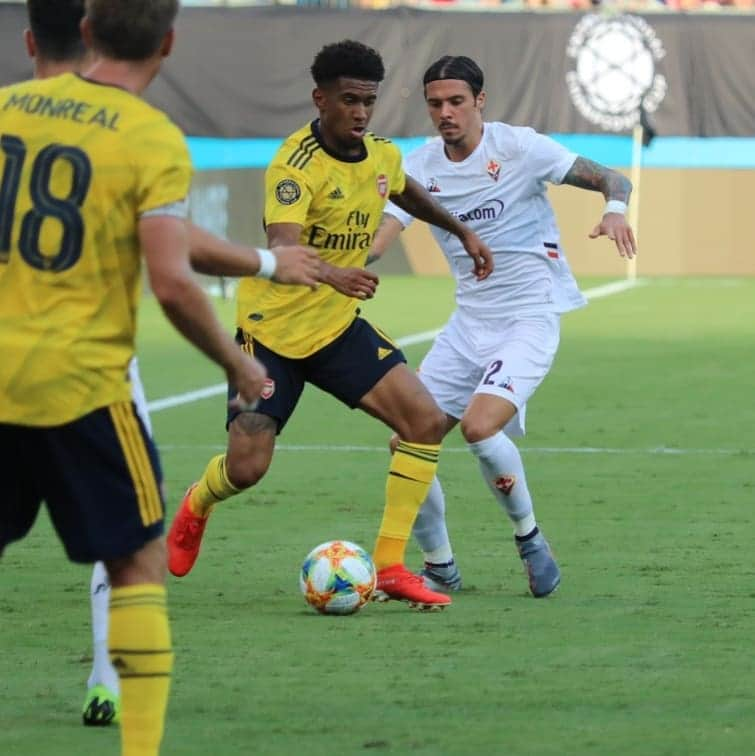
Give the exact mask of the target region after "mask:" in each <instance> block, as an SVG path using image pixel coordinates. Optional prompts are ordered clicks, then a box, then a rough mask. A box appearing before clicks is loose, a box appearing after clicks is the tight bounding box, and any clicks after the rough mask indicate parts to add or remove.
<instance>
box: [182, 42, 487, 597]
mask: <svg viewBox="0 0 755 756" xmlns="http://www.w3.org/2000/svg"><path fill="white" fill-rule="evenodd" d="M311 71H312V77H313V78H314V80H315V89H314V91H313V93H312V98H313V101H314V104H315V107H316V108H317V111H318V117H317V118H316V119H315V120H313V121H312V122H311V123H308V124H306V125H305V126H303V127H302V128H300V129H298V130H297V131H296V132H294V133H293V134H292V135H291V136H289V137H288V139H286V140H285V141H284V143H283V145H282V146H281V148H280V149H279V150H278V153H277V154H276V156H275V157H274V158H273V161H272V162H271V164H270V165H269V167H268V169H267V172H266V175H265V190H266V195H267V196H266V202H265V222H266V227H267V238H268V243H269V244H294V243H296V242H299V243H301V244H307V245H309V246H311V247H314V248H315V249H317V250H318V253H319V255H320V280H321V281H322V283H323V284H325V285H323V286H320V288H319V289H317V291H314V292H312V291H307V290H303V289H301V290H295V289H285V290H284V289H282V288H281V287H280V286H277V285H275V284H269V283H267V282H264V283H261V282H260V281H258V280H256V279H245V280H244V281H242V283H241V284H240V286H239V292H238V310H237V313H238V319H237V325H238V329H239V330H238V338H239V342H240V344H241V345H242V346H243V348H244V349H246V350H248V351H249V353H250V354H254V356H255V357H257V359H259V360H260V361H261V362H262V363H263V364H264V365H265V367H266V368H267V371H268V383H267V386H266V389H265V391H264V392H263V398H262V399H261V401H260V402H259V404H258V406H257V407H256V408H255V409H254V410H249V411H244V412H233V413H231V415H230V416H229V418H228V428H229V437H228V448H227V452H226V453H225V454H222V455H219V456H217V457H215V458H214V459H213V460H211V461H210V463H209V465H208V466H207V469H206V471H205V473H204V475H203V476H202V477H201V479H200V480H199V482H198V483H197V484H195V485H193V486H192V487H191V488H190V489H189V491H188V492H187V494H186V496H185V498H184V500H183V503H182V505H181V508H180V509H179V512H178V514H177V515H176V518H175V520H174V521H173V525H172V527H171V531H170V534H169V536H168V566H169V569H170V570H171V572H173V574H174V575H185V574H186V573H187V572H188V571H189V570H190V569H191V568H192V566H193V564H194V562H195V560H196V558H197V556H198V554H199V547H200V543H201V538H202V533H203V531H204V528H205V525H206V523H207V517H208V516H209V514H210V511H211V509H212V507H213V505H215V504H217V502H219V501H222V500H224V499H227V498H228V497H230V496H232V495H233V494H235V493H238V492H239V491H241V490H243V489H246V488H249V487H250V486H253V485H255V484H257V483H258V482H259V481H260V480H261V479H262V477H263V476H264V475H265V473H266V472H267V469H268V467H269V465H270V462H271V461H272V457H273V451H274V449H275V440H276V436H277V435H278V433H280V432H281V431H282V429H283V427H284V426H285V424H286V422H287V421H288V419H289V417H290V416H291V414H292V413H293V411H294V409H295V407H296V405H297V403H298V401H299V397H300V396H301V392H302V390H303V388H304V385H305V383H312V384H314V385H315V386H318V387H319V388H321V389H322V390H324V391H327V392H328V393H330V394H332V395H333V396H335V397H336V398H337V399H339V400H340V401H342V402H343V403H344V404H346V405H347V406H348V407H352V408H354V407H359V408H360V409H362V410H364V411H365V412H367V413H368V414H370V415H373V416H374V417H377V418H378V419H380V420H382V421H383V422H384V423H385V424H386V425H388V426H389V427H390V428H392V429H394V430H395V431H396V432H398V433H399V434H400V435H401V438H402V442H401V444H400V445H399V447H398V449H397V450H396V453H395V454H394V455H393V458H392V460H391V465H390V470H389V473H388V479H387V483H386V495H385V508H384V512H383V520H382V524H381V526H380V530H379V533H378V538H377V543H376V545H375V550H374V560H375V565H376V567H377V570H378V590H379V592H380V596H381V597H386V598H395V599H400V600H405V601H408V602H409V603H410V604H412V605H414V606H417V607H420V608H427V609H433V608H439V607H440V608H442V607H443V606H445V605H447V604H449V603H450V599H449V598H448V597H447V596H444V595H443V594H441V593H438V592H435V591H431V590H428V589H427V588H425V586H424V585H423V583H422V580H421V578H419V577H418V576H417V575H414V574H412V573H411V572H409V571H408V570H407V569H406V568H405V566H404V551H405V549H406V542H407V540H408V538H409V533H410V531H411V527H412V523H413V522H414V518H415V517H416V515H417V511H418V508H419V505H420V502H421V501H422V500H423V499H424V497H425V495H426V494H427V490H428V487H429V485H430V482H431V480H432V479H433V475H434V472H435V468H436V466H437V462H438V453H439V450H440V439H441V436H442V432H443V426H444V420H445V418H444V416H443V413H442V412H440V410H439V409H438V407H437V406H436V404H435V402H433V400H432V398H431V397H430V395H429V393H428V392H427V391H426V390H425V389H424V387H423V386H422V384H421V383H420V382H419V380H418V379H417V377H416V376H415V374H414V372H413V371H411V370H409V369H408V368H407V366H406V360H405V358H404V356H403V354H402V353H401V350H400V349H399V348H398V347H397V346H396V344H395V342H393V341H392V340H391V339H390V338H389V337H388V336H386V335H385V334H384V333H383V332H382V331H380V330H379V329H378V328H376V327H374V326H372V325H370V324H369V323H368V322H367V321H366V320H364V319H362V318H361V317H359V309H358V306H359V302H360V300H363V299H367V298H369V297H372V296H373V295H374V293H375V289H376V287H377V284H378V278H377V276H376V275H374V274H373V273H372V272H370V271H367V270H365V268H364V266H365V263H366V260H367V255H368V252H369V250H370V247H371V245H372V241H373V238H374V236H375V232H376V230H377V227H378V224H379V222H380V218H381V215H382V212H383V208H384V206H385V203H386V201H387V199H388V197H390V198H391V199H392V200H393V201H394V202H396V203H398V204H399V205H400V206H401V207H403V208H404V209H405V210H406V211H407V212H409V213H411V214H412V215H414V216H416V217H418V218H422V219H423V220H426V221H428V222H429V223H433V224H435V225H437V226H439V227H440V228H442V229H444V230H445V231H446V232H448V233H450V234H451V235H453V236H454V238H458V240H459V244H460V246H462V248H463V249H464V250H465V251H466V254H467V255H468V258H467V260H468V265H469V268H470V270H474V275H475V277H476V278H477V279H478V280H482V279H484V278H486V277H487V276H488V275H489V273H490V271H491V266H490V251H489V250H488V248H487V247H486V246H485V245H484V244H482V243H481V242H480V240H479V239H478V237H477V236H476V234H474V233H473V232H471V231H470V229H469V228H467V226H465V225H464V224H463V223H461V222H460V221H459V220H457V219H456V218H455V217H454V216H452V215H451V214H450V213H448V212H447V211H445V210H443V209H442V208H441V207H440V206H439V205H437V204H436V203H435V202H434V201H433V199H432V197H431V196H430V194H429V193H428V192H427V191H426V190H425V189H424V188H423V187H422V186H420V185H419V184H418V183H417V182H416V181H413V180H412V179H410V178H408V177H407V176H405V174H404V171H403V168H402V160H401V153H400V152H399V150H398V148H397V147H396V146H395V145H394V144H392V143H391V142H390V141H389V140H388V139H384V138H382V137H379V136H376V135H375V134H373V133H371V132H369V131H368V130H367V127H368V125H369V121H370V118H371V116H372V111H373V109H374V107H375V102H376V100H377V92H378V85H379V83H380V81H381V80H382V79H383V76H384V69H383V62H382V60H381V58H380V55H379V54H378V53H377V52H376V51H375V50H373V49H372V48H370V47H367V46H366V45H363V44H361V43H360V42H354V41H351V40H344V41H342V42H338V43H336V44H332V45H327V46H326V47H324V48H323V49H322V50H320V52H319V53H318V54H317V56H316V57H315V59H314V63H313V65H312V69H311Z"/></svg>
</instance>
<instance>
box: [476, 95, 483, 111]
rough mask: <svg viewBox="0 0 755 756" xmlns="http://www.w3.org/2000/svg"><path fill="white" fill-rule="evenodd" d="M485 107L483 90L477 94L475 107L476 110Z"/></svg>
mask: <svg viewBox="0 0 755 756" xmlns="http://www.w3.org/2000/svg"><path fill="white" fill-rule="evenodd" d="M484 107H485V92H480V94H478V95H477V108H478V110H482V109H483V108H484Z"/></svg>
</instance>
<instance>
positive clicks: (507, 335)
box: [419, 312, 561, 436]
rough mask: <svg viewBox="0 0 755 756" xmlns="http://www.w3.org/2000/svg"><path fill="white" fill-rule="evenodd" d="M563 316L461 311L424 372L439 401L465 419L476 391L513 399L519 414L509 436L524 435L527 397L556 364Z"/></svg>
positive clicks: (428, 358)
mask: <svg viewBox="0 0 755 756" xmlns="http://www.w3.org/2000/svg"><path fill="white" fill-rule="evenodd" d="M560 325H561V324H560V319H559V316H558V315H556V314H553V313H542V314H538V315H528V316H520V317H516V318H506V319H502V320H499V321H490V320H486V321H483V320H475V319H471V318H470V317H469V316H467V317H464V316H462V315H460V314H459V313H458V312H455V313H454V314H453V315H452V316H451V319H450V320H449V321H448V323H447V324H446V326H445V327H444V328H443V330H442V331H441V332H440V334H439V335H438V337H437V338H436V339H435V342H434V343H433V345H432V347H431V349H430V351H429V352H428V353H427V356H426V357H425V359H424V360H423V361H422V364H421V365H420V368H419V377H420V379H421V380H422V382H423V383H424V384H425V386H427V388H428V390H429V391H430V393H431V394H432V395H433V398H434V399H435V401H436V402H437V403H438V406H439V407H440V408H441V409H442V410H443V411H444V412H445V413H446V414H447V415H450V416H451V417H455V418H459V419H460V418H461V417H462V415H463V414H464V411H465V410H466V408H467V405H468V404H469V402H470V400H471V398H472V396H473V395H474V394H493V395H494V396H500V397H503V398H504V399H508V401H510V402H511V403H512V404H514V405H515V406H516V408H517V413H516V415H514V417H513V418H512V419H511V421H510V422H509V423H508V424H507V425H506V427H505V428H504V431H505V433H506V435H508V436H523V435H524V429H525V411H526V404H527V400H528V399H529V398H530V397H531V396H532V394H534V393H535V389H536V388H537V387H538V386H539V385H540V384H541V383H542V381H543V379H544V378H545V376H546V375H547V374H548V371H549V370H550V368H551V365H552V364H553V359H554V358H555V356H556V351H557V350H558V343H559V335H560Z"/></svg>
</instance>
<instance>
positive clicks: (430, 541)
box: [412, 477, 454, 564]
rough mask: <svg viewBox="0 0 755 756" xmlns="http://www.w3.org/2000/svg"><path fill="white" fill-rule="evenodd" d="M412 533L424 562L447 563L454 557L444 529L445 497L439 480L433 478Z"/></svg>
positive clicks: (446, 531)
mask: <svg viewBox="0 0 755 756" xmlns="http://www.w3.org/2000/svg"><path fill="white" fill-rule="evenodd" d="M412 534H413V535H414V538H415V539H416V541H417V543H418V544H419V547H420V548H421V549H422V552H423V554H424V558H425V561H426V562H429V563H430V564H447V563H448V562H452V561H453V558H454V554H453V551H452V550H451V543H450V541H449V540H448V530H447V529H446V497H445V496H444V495H443V489H442V488H441V485H440V481H439V480H438V478H437V477H435V478H433V482H432V483H431V484H430V490H429V491H428V492H427V498H426V499H425V501H424V502H423V504H422V506H421V507H420V510H419V514H418V515H417V519H416V520H415V521H414V527H413V528H412Z"/></svg>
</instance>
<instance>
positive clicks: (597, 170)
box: [561, 157, 632, 202]
mask: <svg viewBox="0 0 755 756" xmlns="http://www.w3.org/2000/svg"><path fill="white" fill-rule="evenodd" d="M561 183H562V184H568V185H569V186H578V187H579V188H580V189H590V190H592V191H594V192H602V194H603V196H604V197H605V198H606V200H621V202H629V195H630V194H631V193H632V182H631V181H630V180H629V179H628V178H626V176H622V175H621V174H620V173H619V172H618V171H614V170H612V169H611V168H606V167H605V166H604V165H601V164H600V163H594V162H593V161H592V160H588V159H587V158H583V157H578V158H577V159H576V160H575V161H574V165H572V167H571V168H570V169H569V171H568V173H567V174H566V176H564V180H563V181H562V182H561Z"/></svg>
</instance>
